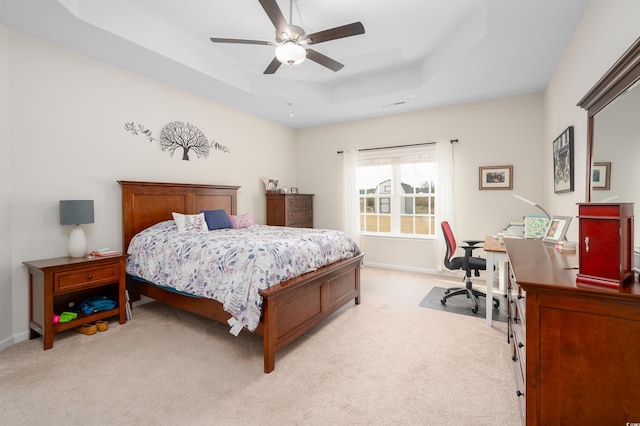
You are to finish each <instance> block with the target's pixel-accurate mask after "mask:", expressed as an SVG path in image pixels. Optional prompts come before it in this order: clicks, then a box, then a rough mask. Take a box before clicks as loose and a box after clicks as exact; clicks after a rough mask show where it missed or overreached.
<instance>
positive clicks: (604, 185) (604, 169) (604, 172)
mask: <svg viewBox="0 0 640 426" xmlns="http://www.w3.org/2000/svg"><path fill="white" fill-rule="evenodd" d="M610 187H611V163H609V162H600V163H593V165H592V166H591V189H593V190H608V189H610Z"/></svg>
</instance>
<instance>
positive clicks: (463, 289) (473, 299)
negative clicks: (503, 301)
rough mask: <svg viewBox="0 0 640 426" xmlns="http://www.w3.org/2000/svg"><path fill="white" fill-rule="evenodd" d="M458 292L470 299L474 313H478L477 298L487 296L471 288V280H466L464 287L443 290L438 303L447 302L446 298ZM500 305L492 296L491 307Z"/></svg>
mask: <svg viewBox="0 0 640 426" xmlns="http://www.w3.org/2000/svg"><path fill="white" fill-rule="evenodd" d="M460 294H466V295H467V299H471V303H472V306H471V312H473V313H474V314H477V313H478V298H479V297H487V295H486V294H484V293H483V292H481V291H479V290H476V289H475V288H472V283H471V281H467V283H466V286H465V287H452V288H448V289H446V290H445V291H444V297H443V298H442V299H440V303H442V304H443V305H446V304H447V299H448V298H450V297H453V296H458V295H460ZM499 307H500V300H499V299H498V298H496V297H494V298H493V308H494V309H498V308H499Z"/></svg>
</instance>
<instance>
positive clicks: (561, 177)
mask: <svg viewBox="0 0 640 426" xmlns="http://www.w3.org/2000/svg"><path fill="white" fill-rule="evenodd" d="M553 191H554V192H555V193H556V194H560V193H563V192H572V191H573V126H569V127H567V129H566V130H565V131H564V132H562V133H561V134H560V136H558V137H557V138H556V139H555V140H554V141H553Z"/></svg>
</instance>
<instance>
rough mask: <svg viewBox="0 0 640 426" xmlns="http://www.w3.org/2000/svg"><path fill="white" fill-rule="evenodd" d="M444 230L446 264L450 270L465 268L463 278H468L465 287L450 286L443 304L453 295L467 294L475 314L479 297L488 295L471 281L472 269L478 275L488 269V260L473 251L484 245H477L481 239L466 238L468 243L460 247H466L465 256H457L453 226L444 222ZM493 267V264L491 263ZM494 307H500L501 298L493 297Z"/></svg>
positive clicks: (441, 301) (442, 301) (442, 300)
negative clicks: (473, 285) (474, 254)
mask: <svg viewBox="0 0 640 426" xmlns="http://www.w3.org/2000/svg"><path fill="white" fill-rule="evenodd" d="M441 225H442V232H443V234H444V239H445V243H446V247H447V251H446V253H445V257H444V265H445V267H446V268H447V269H450V270H463V271H465V277H464V278H463V279H462V280H463V281H465V280H466V284H465V287H452V288H448V289H446V290H445V292H444V294H445V295H444V297H443V298H442V299H441V300H440V303H442V304H443V305H446V304H447V299H449V298H450V297H453V296H458V295H466V296H467V299H471V303H472V305H471V312H473V313H474V314H475V313H477V312H478V298H479V297H485V298H486V297H487V295H486V294H485V293H483V292H481V291H479V290H476V289H474V288H473V287H472V282H471V271H473V272H474V275H475V276H476V277H479V276H480V271H481V270H483V271H484V270H486V269H487V263H486V260H485V259H483V258H481V257H474V256H472V253H473V251H474V250H475V249H479V248H482V246H477V245H476V244H479V243H481V242H482V241H480V240H465V241H464V242H465V243H466V245H464V246H460V248H462V249H464V256H458V257H455V251H456V249H457V248H458V246H457V244H456V239H455V237H454V235H453V232H452V231H451V227H450V226H449V223H448V222H446V221H445V222H442V223H441ZM491 267H493V265H491ZM493 307H494V309H498V308H499V307H500V300H499V299H498V298H496V297H493Z"/></svg>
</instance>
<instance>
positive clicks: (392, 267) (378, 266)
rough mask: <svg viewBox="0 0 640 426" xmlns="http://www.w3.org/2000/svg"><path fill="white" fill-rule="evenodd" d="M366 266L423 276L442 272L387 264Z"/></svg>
mask: <svg viewBox="0 0 640 426" xmlns="http://www.w3.org/2000/svg"><path fill="white" fill-rule="evenodd" d="M364 266H365V267H367V266H370V267H372V268H382V269H394V270H396V271H407V272H421V273H423V274H438V273H439V272H440V271H436V270H435V269H428V268H415V267H411V266H403V265H388V264H385V263H375V262H367V261H365V262H364Z"/></svg>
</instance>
